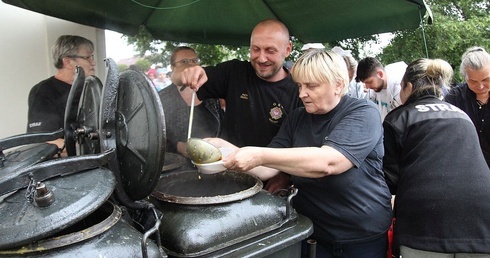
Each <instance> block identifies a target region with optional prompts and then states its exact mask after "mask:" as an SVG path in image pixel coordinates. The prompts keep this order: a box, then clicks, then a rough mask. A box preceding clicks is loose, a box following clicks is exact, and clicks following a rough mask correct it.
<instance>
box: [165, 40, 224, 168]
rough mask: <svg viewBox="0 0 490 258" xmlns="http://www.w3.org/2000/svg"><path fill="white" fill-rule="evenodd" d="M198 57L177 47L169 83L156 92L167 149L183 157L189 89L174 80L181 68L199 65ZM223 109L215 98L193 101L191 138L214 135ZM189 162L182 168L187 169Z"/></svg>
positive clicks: (216, 134) (220, 122)
mask: <svg viewBox="0 0 490 258" xmlns="http://www.w3.org/2000/svg"><path fill="white" fill-rule="evenodd" d="M199 62H200V60H199V58H198V57H197V53H196V52H195V51H194V49H192V48H190V47H186V46H181V47H177V48H176V49H174V50H173V51H172V55H171V56H170V63H171V68H172V75H171V81H172V84H171V85H169V86H168V87H165V88H164V89H162V90H161V91H159V92H158V94H159V95H160V99H161V101H162V106H163V111H164V113H165V124H166V130H167V144H166V150H167V152H171V153H177V154H180V155H183V156H187V151H186V146H187V145H186V142H187V134H188V132H187V130H188V127H189V115H190V106H191V104H192V96H193V94H192V93H193V91H192V89H190V88H189V87H182V85H181V84H180V83H178V81H180V80H179V79H178V78H179V77H180V74H181V73H182V71H183V70H185V69H186V68H189V67H193V66H197V65H199ZM222 119H223V110H222V109H221V107H220V103H219V100H218V99H216V98H211V99H206V100H204V101H201V100H199V99H197V98H196V99H195V100H194V121H193V126H192V128H193V129H192V137H197V138H205V137H218V136H219V135H220V132H221V125H222ZM190 168H192V164H191V163H190V161H189V162H188V164H187V166H184V167H183V168H182V169H190Z"/></svg>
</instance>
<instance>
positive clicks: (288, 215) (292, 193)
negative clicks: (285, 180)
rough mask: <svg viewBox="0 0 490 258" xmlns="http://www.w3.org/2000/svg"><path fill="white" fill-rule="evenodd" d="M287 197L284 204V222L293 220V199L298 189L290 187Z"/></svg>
mask: <svg viewBox="0 0 490 258" xmlns="http://www.w3.org/2000/svg"><path fill="white" fill-rule="evenodd" d="M288 190H289V195H288V198H287V203H286V220H291V219H292V218H293V211H294V209H293V202H292V200H293V197H294V196H296V195H297V194H298V188H296V187H294V186H291V187H289V189H288Z"/></svg>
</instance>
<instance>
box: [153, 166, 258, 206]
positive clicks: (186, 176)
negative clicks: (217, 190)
mask: <svg viewBox="0 0 490 258" xmlns="http://www.w3.org/2000/svg"><path fill="white" fill-rule="evenodd" d="M220 179H224V180H233V181H235V182H236V183H243V187H241V188H240V190H239V191H235V192H231V193H228V194H218V195H213V196H182V195H180V196H179V195H177V194H175V193H172V191H174V190H175V189H186V188H187V189H193V190H195V187H192V186H189V185H191V184H199V183H201V182H200V181H202V184H203V185H206V186H210V187H216V182H213V181H219V180H220ZM176 184H181V185H176ZM262 187H263V183H262V181H261V180H260V179H259V178H257V177H255V176H253V175H250V174H246V173H242V172H236V171H230V170H227V171H224V172H220V173H216V174H199V173H198V172H197V171H195V170H189V171H180V172H175V173H170V174H165V175H162V176H161V177H160V180H159V182H158V184H157V186H156V187H155V189H154V190H153V192H152V194H151V195H152V196H153V197H155V198H157V199H158V200H160V201H165V202H170V203H176V204H188V205H207V204H222V203H229V202H234V201H239V200H243V199H246V198H249V197H251V196H253V195H255V194H256V193H258V192H259V191H261V189H262Z"/></svg>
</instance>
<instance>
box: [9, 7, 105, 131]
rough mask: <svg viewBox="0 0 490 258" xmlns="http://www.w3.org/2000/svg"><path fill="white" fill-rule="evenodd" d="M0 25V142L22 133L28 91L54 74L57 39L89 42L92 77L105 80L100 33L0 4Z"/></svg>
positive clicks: (101, 34) (89, 28)
mask: <svg viewBox="0 0 490 258" xmlns="http://www.w3.org/2000/svg"><path fill="white" fill-rule="evenodd" d="M0 24H2V25H1V26H0V35H1V36H0V57H1V59H0V139H3V138H6V137H9V136H13V135H17V134H22V133H25V131H26V126H27V97H28V95H29V90H30V89H31V88H32V87H33V86H34V85H35V84H37V83H38V82H40V81H42V80H44V79H46V78H48V77H50V76H52V75H54V74H55V73H56V69H55V68H54V65H53V60H52V58H51V47H52V46H53V44H54V42H55V41H56V39H57V38H58V37H59V36H60V35H63V34H70V35H79V36H82V37H85V38H88V39H90V40H92V42H94V44H95V56H96V58H97V74H96V76H97V77H99V78H100V79H101V80H102V81H104V80H105V78H104V77H105V65H104V63H103V59H104V58H105V55H106V52H105V34H104V30H101V29H96V28H93V27H88V26H84V25H80V24H76V23H72V22H67V21H64V20H60V19H57V18H52V17H49V16H45V15H41V14H38V13H35V12H31V11H28V10H25V9H22V8H18V7H15V6H12V5H8V4H5V3H3V2H1V1H0Z"/></svg>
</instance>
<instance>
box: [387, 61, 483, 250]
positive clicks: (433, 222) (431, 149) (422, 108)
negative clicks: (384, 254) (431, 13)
mask: <svg viewBox="0 0 490 258" xmlns="http://www.w3.org/2000/svg"><path fill="white" fill-rule="evenodd" d="M451 77H452V68H451V66H450V65H449V64H448V63H447V62H446V61H444V60H440V59H435V60H431V59H418V60H416V61H414V62H412V63H411V64H410V65H409V66H408V67H407V70H406V72H405V75H404V77H403V79H402V84H401V85H402V90H401V93H400V96H401V100H402V102H403V105H401V106H399V107H398V108H396V109H394V110H393V111H392V112H390V113H389V114H388V115H387V116H386V118H385V120H384V122H383V128H384V147H385V156H384V158H383V170H384V172H385V179H386V182H387V183H388V186H389V188H390V191H391V193H392V194H394V195H396V197H395V205H394V216H395V218H396V224H395V229H394V237H395V239H394V244H395V248H394V250H395V251H396V250H397V249H398V247H399V251H400V254H401V256H402V257H403V258H411V257H459V256H458V255H461V254H465V255H466V256H464V257H474V256H475V255H484V254H488V255H490V202H488V201H487V200H490V187H489V186H490V169H489V168H488V166H487V164H486V162H485V159H484V157H483V154H482V152H481V151H480V148H479V143H478V136H477V133H476V130H475V128H474V126H473V123H472V122H471V119H470V118H469V117H468V115H466V114H465V113H464V112H463V111H462V110H461V109H459V108H457V107H455V106H453V105H451V104H449V103H446V102H444V101H442V100H441V97H442V94H443V90H442V88H443V87H445V86H446V85H448V82H449V81H450V79H451ZM462 257H463V256H462ZM479 257H483V256H479Z"/></svg>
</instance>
